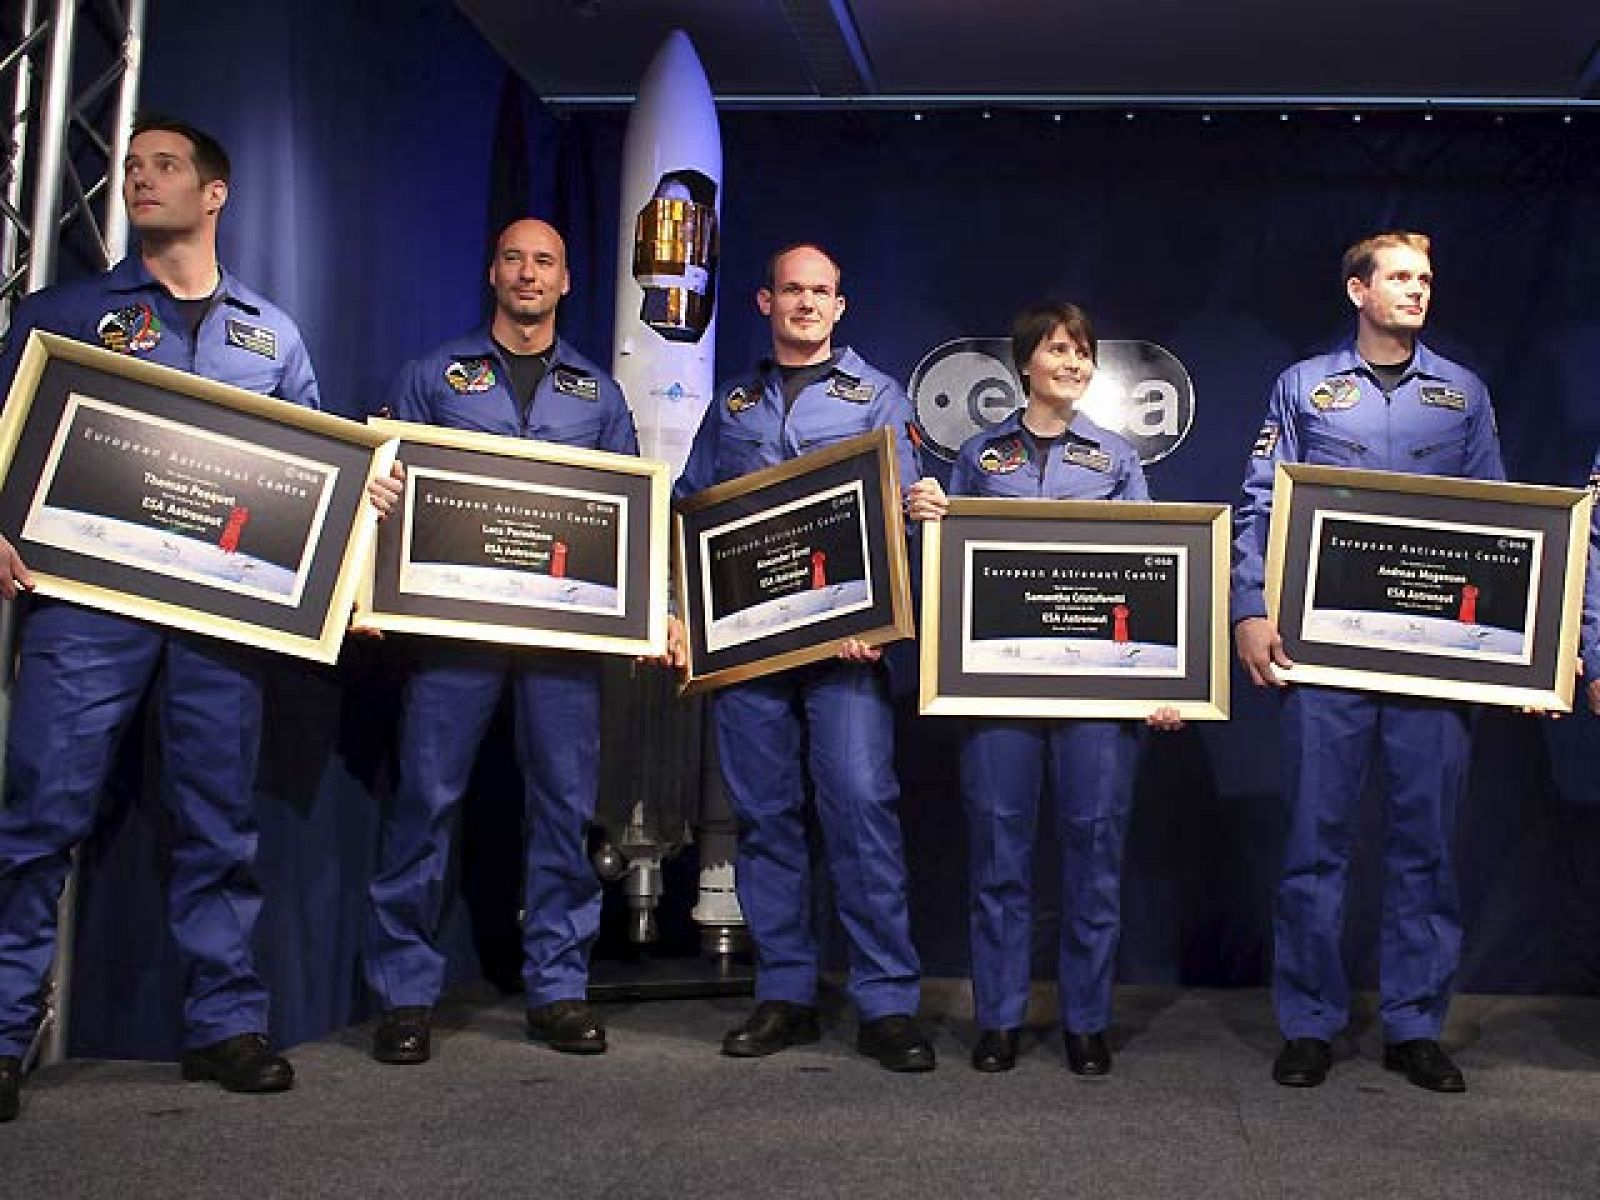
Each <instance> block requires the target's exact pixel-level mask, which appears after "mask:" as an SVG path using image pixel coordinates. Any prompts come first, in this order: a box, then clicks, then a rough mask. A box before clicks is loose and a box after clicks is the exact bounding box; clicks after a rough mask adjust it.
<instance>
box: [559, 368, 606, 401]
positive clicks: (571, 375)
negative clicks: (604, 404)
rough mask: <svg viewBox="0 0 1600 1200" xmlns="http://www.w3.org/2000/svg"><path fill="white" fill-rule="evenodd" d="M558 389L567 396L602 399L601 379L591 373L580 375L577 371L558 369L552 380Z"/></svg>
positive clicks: (581, 398)
mask: <svg viewBox="0 0 1600 1200" xmlns="http://www.w3.org/2000/svg"><path fill="white" fill-rule="evenodd" d="M551 382H552V383H553V384H554V386H555V389H556V391H558V392H560V393H562V394H563V395H566V396H576V397H577V398H578V399H579V400H598V399H600V381H599V380H597V379H595V378H594V377H593V376H591V375H579V374H578V373H577V372H576V371H562V370H557V371H556V372H555V375H554V377H553V379H552V381H551Z"/></svg>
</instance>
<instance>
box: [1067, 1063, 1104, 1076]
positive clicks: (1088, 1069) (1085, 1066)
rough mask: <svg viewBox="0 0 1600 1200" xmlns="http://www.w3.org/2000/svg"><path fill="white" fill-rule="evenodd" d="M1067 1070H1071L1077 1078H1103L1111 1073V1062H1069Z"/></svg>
mask: <svg viewBox="0 0 1600 1200" xmlns="http://www.w3.org/2000/svg"><path fill="white" fill-rule="evenodd" d="M1067 1070H1068V1071H1071V1072H1072V1073H1073V1074H1074V1075H1076V1076H1077V1077H1078V1078H1079V1079H1104V1078H1105V1077H1106V1076H1107V1075H1109V1074H1111V1064H1110V1063H1071V1062H1069V1063H1068V1064H1067Z"/></svg>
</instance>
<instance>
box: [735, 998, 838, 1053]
mask: <svg viewBox="0 0 1600 1200" xmlns="http://www.w3.org/2000/svg"><path fill="white" fill-rule="evenodd" d="M821 1040H822V1023H821V1022H820V1021H819V1020H818V1019H817V1010H816V1009H815V1008H814V1007H813V1006H811V1005H809V1004H794V1003H792V1002H790V1001H788V1000H763V1001H762V1002H761V1003H760V1004H758V1005H756V1006H755V1008H753V1009H751V1010H750V1015H749V1016H748V1017H746V1018H745V1022H744V1024H743V1025H741V1026H739V1028H737V1029H730V1030H728V1032H727V1034H726V1035H724V1037H723V1039H722V1052H723V1053H724V1054H726V1055H727V1056H728V1057H729V1058H765V1057H766V1056H767V1055H769V1054H776V1053H777V1052H778V1051H780V1050H787V1049H788V1048H789V1047H790V1046H808V1045H810V1044H811V1043H812V1042H819V1041H821Z"/></svg>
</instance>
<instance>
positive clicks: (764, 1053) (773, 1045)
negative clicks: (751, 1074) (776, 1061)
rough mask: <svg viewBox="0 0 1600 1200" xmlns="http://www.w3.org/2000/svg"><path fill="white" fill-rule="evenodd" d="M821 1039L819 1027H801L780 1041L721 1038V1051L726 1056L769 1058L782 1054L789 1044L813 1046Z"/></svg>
mask: <svg viewBox="0 0 1600 1200" xmlns="http://www.w3.org/2000/svg"><path fill="white" fill-rule="evenodd" d="M821 1040H822V1030H820V1029H803V1030H801V1031H799V1032H798V1033H794V1034H791V1035H789V1036H788V1037H786V1038H784V1039H783V1040H782V1041H781V1042H755V1043H752V1042H738V1041H734V1040H733V1039H731V1038H723V1039H722V1053H723V1054H724V1055H725V1056H726V1057H728V1058H770V1057H771V1056H772V1055H774V1054H782V1053H783V1052H784V1051H785V1050H787V1049H788V1048H789V1047H790V1046H814V1045H816V1044H817V1043H818V1042H820V1041H821Z"/></svg>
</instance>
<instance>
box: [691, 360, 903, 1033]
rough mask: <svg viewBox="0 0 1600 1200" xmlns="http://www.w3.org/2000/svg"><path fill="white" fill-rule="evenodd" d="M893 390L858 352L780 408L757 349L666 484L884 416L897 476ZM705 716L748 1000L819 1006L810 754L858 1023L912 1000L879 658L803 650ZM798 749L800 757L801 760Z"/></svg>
mask: <svg viewBox="0 0 1600 1200" xmlns="http://www.w3.org/2000/svg"><path fill="white" fill-rule="evenodd" d="M911 420H912V410H911V402H910V400H908V399H907V398H906V394H905V392H904V390H903V389H902V388H901V387H900V385H899V384H898V383H896V382H895V381H894V380H893V379H890V378H889V377H888V376H887V375H885V374H883V373H882V372H881V371H878V370H876V369H875V368H873V367H871V366H869V365H868V364H867V363H866V362H865V361H864V360H863V359H862V358H861V356H860V355H859V354H857V353H855V351H853V350H848V349H845V350H841V351H840V352H839V354H838V358H837V361H836V363H835V365H834V368H833V370H832V371H831V372H830V373H829V374H828V375H827V376H826V377H825V378H823V379H820V380H817V381H815V382H813V383H811V384H809V385H808V386H806V387H805V388H804V389H802V390H801V392H800V393H799V395H797V396H796V397H795V400H794V404H793V407H792V408H791V409H790V410H789V411H788V412H787V413H786V412H785V409H784V399H783V392H782V387H781V377H780V374H779V372H778V369H777V368H776V367H774V366H773V365H772V364H770V363H763V364H762V366H761V367H760V368H758V369H757V371H755V372H754V373H752V374H749V375H746V376H743V377H741V378H739V379H736V380H734V381H733V382H731V383H728V384H725V385H723V386H722V387H721V388H720V389H718V392H717V395H716V397H715V399H714V400H713V402H712V404H711V406H710V407H709V408H707V409H706V414H705V418H704V419H703V420H702V421H701V423H700V428H699V430H698V431H697V432H696V434H695V439H694V445H693V446H692V447H691V448H690V451H689V459H688V462H687V463H686V464H685V465H684V469H683V474H682V475H681V476H680V477H679V478H678V482H677V485H676V487H675V488H674V496H675V497H677V498H680V499H681V498H683V497H685V496H692V495H694V494H695V493H696V492H699V491H702V490H704V489H705V488H708V487H710V486H711V485H712V484H715V483H721V482H723V481H725V480H729V479H735V478H737V477H738V476H741V475H745V474H748V473H749V472H751V471H755V470H758V469H759V468H761V467H769V466H772V465H774V464H776V463H780V462H783V461H785V460H787V459H791V458H797V457H799V456H800V455H802V454H805V453H808V452H809V451H812V450H816V449H818V448H819V447H822V446H826V445H829V444H831V443H833V442H838V441H842V440H843V439H845V438H850V437H854V436H856V435H857V434H861V433H866V432H868V431H869V430H873V429H877V428H880V427H888V428H890V429H892V430H894V432H895V451H896V460H897V464H898V469H899V473H900V484H901V487H902V489H904V488H908V487H909V486H910V485H911V484H912V483H914V482H915V481H916V480H917V479H918V477H919V476H920V473H921V467H920V463H919V461H918V456H917V451H916V448H915V446H914V445H913V444H912V442H911V440H910V433H909V430H910V428H911ZM712 720H713V722H714V726H715V730H716V738H717V752H718V755H719V757H720V759H721V763H722V775H723V779H724V781H725V782H726V784H727V787H728V795H729V798H730V800H731V802H732V805H733V811H734V816H735V817H736V818H737V820H738V823H739V841H738V850H737V854H736V856H735V860H734V875H735V879H736V881H737V886H738V890H739V904H740V906H741V907H742V908H743V910H744V917H745V921H746V923H747V924H748V925H749V928H750V935H751V939H752V940H753V942H754V943H755V957H756V998H757V999H759V1000H787V1001H790V1002H792V1003H795V1004H815V1003H816V997H817V969H818V953H817V942H816V936H815V933H814V931H813V929H812V924H811V878H810V872H811V865H810V856H809V854H808V851H807V843H806V828H805V817H804V806H805V780H804V774H805V767H806V766H807V765H809V768H810V774H811V782H812V784H813V790H814V793H815V803H816V809H817V823H818V825H819V826H820V828H821V832H822V841H823V847H824V852H825V854H826V857H827V861H828V869H829V872H830V873H831V875H832V877H833V884H834V895H835V899H836V903H837V907H838V912H839V918H840V921H841V922H842V923H843V925H844V928H845V932H846V934H847V935H848V937H849V942H850V955H849V958H850V967H849V978H848V989H849V993H850V997H851V999H852V1000H853V1001H854V1002H855V1005H856V1009H857V1011H858V1013H859V1014H860V1016H861V1019H862V1020H864V1021H873V1020H877V1019H878V1018H880V1017H885V1016H893V1015H897V1014H911V1013H915V1012H916V1010H917V1004H918V999H919V994H920V976H921V970H922V968H921V964H920V963H919V961H918V959H917V952H916V948H915V947H914V946H913V945H912V942H911V929H910V920H909V916H908V914H907V907H906V870H905V848H904V846H903V844H902V840H901V835H900V819H899V815H898V814H897V812H896V805H897V803H898V801H899V798H900V783H899V780H898V779H897V778H896V777H895V771H894V711H893V708H892V706H891V704H890V700H889V692H888V684H887V678H886V672H885V670H884V668H883V666H882V664H881V663H880V664H862V663H849V662H842V661H838V660H835V661H831V662H821V663H813V664H810V665H808V666H805V667H798V668H795V669H794V670H790V671H783V672H780V673H778V674H775V675H767V676H764V677H762V678H759V679H754V680H751V681H749V682H747V683H741V684H735V685H733V686H730V687H726V688H723V689H721V690H719V691H718V692H717V693H716V694H715V696H714V697H713V699H712ZM802 747H806V749H807V750H808V751H809V764H803V763H802V761H801V752H802Z"/></svg>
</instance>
